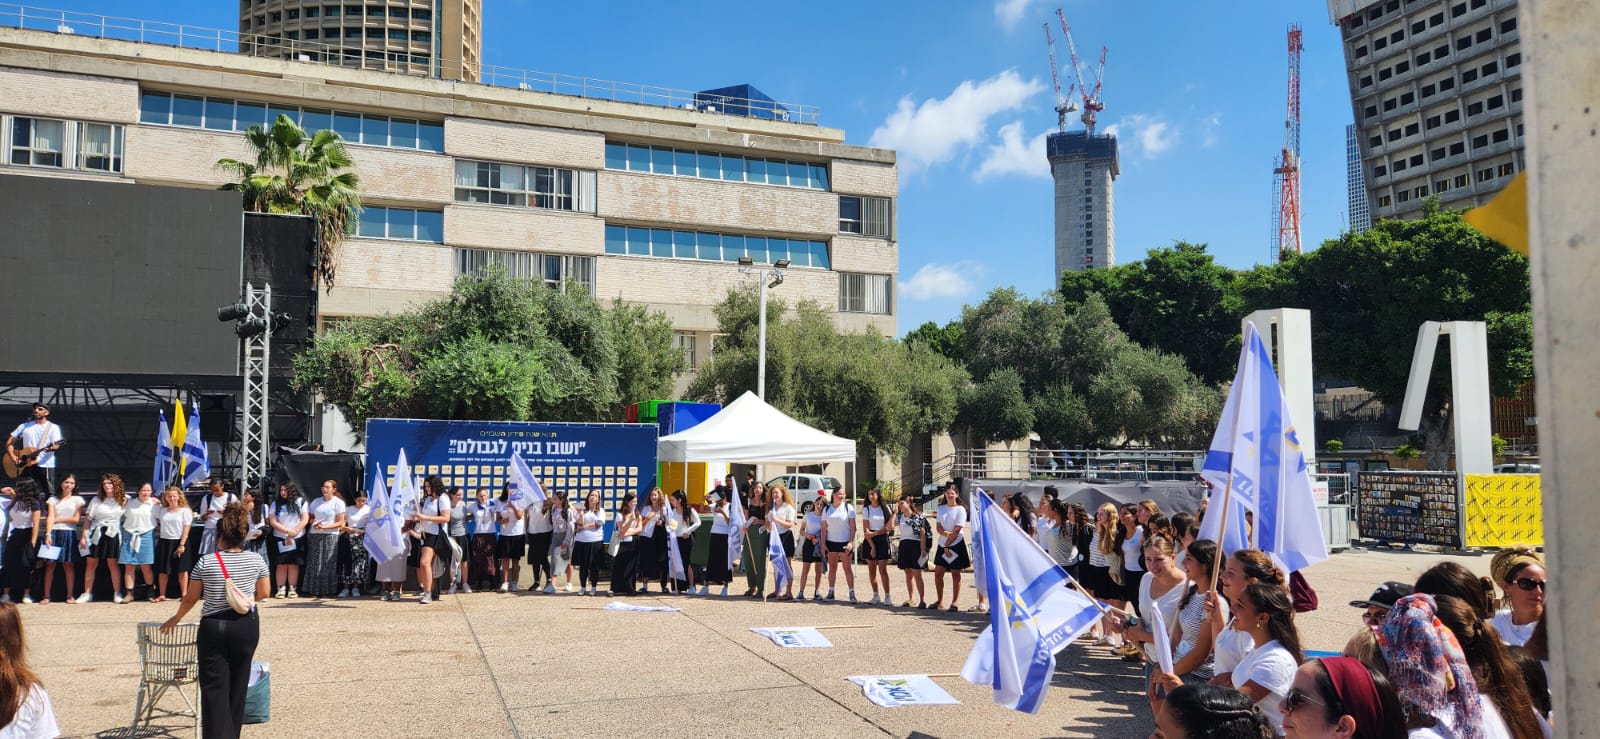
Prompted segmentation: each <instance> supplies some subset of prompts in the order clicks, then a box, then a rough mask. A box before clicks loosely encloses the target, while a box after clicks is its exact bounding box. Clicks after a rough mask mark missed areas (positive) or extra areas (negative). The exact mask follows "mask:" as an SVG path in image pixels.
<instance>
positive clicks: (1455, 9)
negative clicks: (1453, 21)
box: [1450, 3, 1467, 18]
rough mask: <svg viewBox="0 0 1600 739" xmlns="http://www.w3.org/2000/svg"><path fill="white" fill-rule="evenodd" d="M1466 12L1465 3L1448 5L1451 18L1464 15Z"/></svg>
mask: <svg viewBox="0 0 1600 739" xmlns="http://www.w3.org/2000/svg"><path fill="white" fill-rule="evenodd" d="M1466 14H1467V4H1466V3H1456V4H1455V5H1452V6H1450V17H1451V18H1460V17H1461V16H1463V15H1466Z"/></svg>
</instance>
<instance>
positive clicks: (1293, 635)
mask: <svg viewBox="0 0 1600 739" xmlns="http://www.w3.org/2000/svg"><path fill="white" fill-rule="evenodd" d="M1239 597H1241V598H1244V599H1246V600H1248V601H1250V605H1252V606H1254V607H1255V609H1256V611H1258V612H1260V613H1261V615H1263V616H1266V617H1267V634H1268V635H1269V636H1271V637H1272V638H1273V639H1275V640H1277V642H1278V644H1280V645H1282V646H1283V648H1284V649H1287V650H1289V654H1290V655H1292V656H1293V657H1294V662H1295V664H1300V663H1301V662H1304V661H1305V655H1304V654H1303V653H1302V650H1301V649H1300V630H1299V629H1296V628H1295V626H1294V601H1293V600H1291V599H1290V598H1289V591H1287V590H1284V589H1283V588H1281V587H1278V586H1276V585H1268V584H1266V583H1259V582H1258V583H1253V584H1251V585H1247V586H1245V588H1244V590H1242V591H1240V593H1239Z"/></svg>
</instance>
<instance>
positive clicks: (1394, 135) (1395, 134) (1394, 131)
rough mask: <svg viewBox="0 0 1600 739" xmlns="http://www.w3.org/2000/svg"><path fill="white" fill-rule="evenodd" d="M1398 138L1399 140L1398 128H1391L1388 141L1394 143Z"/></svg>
mask: <svg viewBox="0 0 1600 739" xmlns="http://www.w3.org/2000/svg"><path fill="white" fill-rule="evenodd" d="M1399 140H1400V129H1398V128H1395V129H1391V130H1390V131H1389V143H1391V144H1392V143H1394V142H1396V141H1399Z"/></svg>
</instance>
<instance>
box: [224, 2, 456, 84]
mask: <svg viewBox="0 0 1600 739" xmlns="http://www.w3.org/2000/svg"><path fill="white" fill-rule="evenodd" d="M239 51H240V53H244V54H251V55H254V56H267V57H276V58H278V59H297V60H298V59H303V60H305V61H313V62H325V63H328V64H338V65H341V66H346V67H359V68H362V69H380V70H385V71H389V72H401V73H404V74H417V75H426V76H430V77H443V78H445V79H452V80H468V81H475V80H478V79H480V78H481V71H482V59H483V56H482V51H483V2H482V0H442V2H441V1H436V0H365V1H364V2H362V1H361V0H354V1H352V0H346V1H345V2H338V1H336V0H329V1H328V2H324V1H323V0H239Z"/></svg>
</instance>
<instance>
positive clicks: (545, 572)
mask: <svg viewBox="0 0 1600 739" xmlns="http://www.w3.org/2000/svg"><path fill="white" fill-rule="evenodd" d="M527 515H528V569H530V570H532V572H530V573H528V574H529V581H528V589H529V590H542V589H543V588H545V587H546V586H549V585H550V583H551V581H553V580H554V579H555V571H554V570H552V569H550V540H551V539H553V538H554V536H555V534H554V531H553V529H552V527H551V526H550V498H549V497H548V496H547V497H545V499H544V502H543V503H541V504H540V505H539V508H538V509H537V510H531V511H527ZM541 583H542V584H541ZM550 589H551V590H555V588H554V587H551V588H550Z"/></svg>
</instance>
